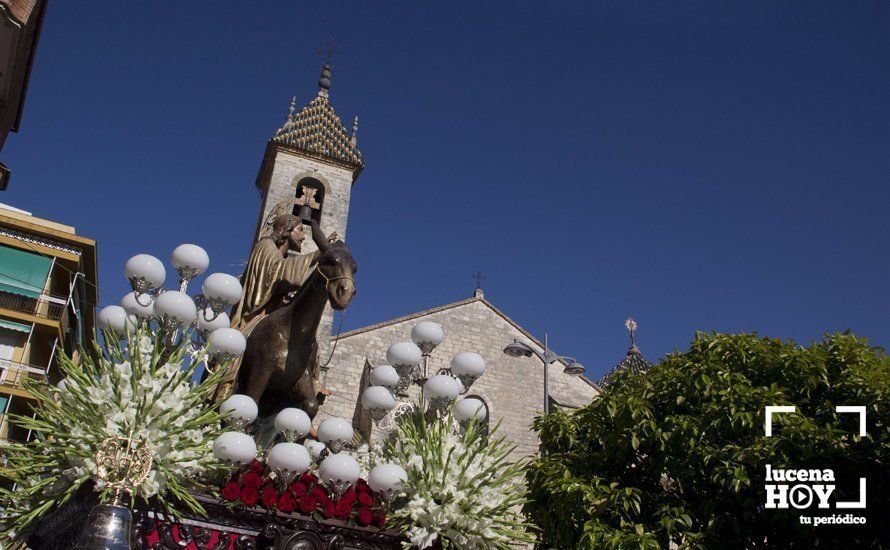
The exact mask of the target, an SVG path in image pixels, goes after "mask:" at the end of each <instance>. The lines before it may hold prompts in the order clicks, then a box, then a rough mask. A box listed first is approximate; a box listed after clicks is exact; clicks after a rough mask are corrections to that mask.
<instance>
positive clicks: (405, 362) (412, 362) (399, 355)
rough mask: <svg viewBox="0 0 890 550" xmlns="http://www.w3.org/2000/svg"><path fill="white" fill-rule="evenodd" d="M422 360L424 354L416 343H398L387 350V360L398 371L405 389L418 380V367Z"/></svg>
mask: <svg viewBox="0 0 890 550" xmlns="http://www.w3.org/2000/svg"><path fill="white" fill-rule="evenodd" d="M422 359H423V352H421V351H420V348H419V347H417V344H415V343H414V342H396V343H395V344H393V345H391V346H389V349H387V350H386V360H387V362H388V363H389V364H390V365H392V367H393V368H394V369H396V372H397V373H398V374H399V378H400V379H402V381H403V382H402V385H403V386H404V387H407V386H408V385H410V384H411V383H412V382H414V380H416V379H417V376H418V375H419V369H418V365H420V361H421V360H422Z"/></svg>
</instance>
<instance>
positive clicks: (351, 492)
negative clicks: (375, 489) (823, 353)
mask: <svg viewBox="0 0 890 550" xmlns="http://www.w3.org/2000/svg"><path fill="white" fill-rule="evenodd" d="M340 498H341V499H343V498H345V499H346V500H349V501H352V502H355V489H353V488H352V487H350V488H349V489H346V490H345V491H343V495H341V496H340Z"/></svg>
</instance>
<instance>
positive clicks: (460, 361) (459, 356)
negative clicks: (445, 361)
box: [451, 351, 485, 391]
mask: <svg viewBox="0 0 890 550" xmlns="http://www.w3.org/2000/svg"><path fill="white" fill-rule="evenodd" d="M451 374H452V375H454V376H455V377H457V379H458V380H460V383H461V384H463V386H464V388H469V387H470V386H472V385H473V382H475V381H476V380H477V379H478V378H479V377H480V376H482V375H483V374H485V359H483V358H482V356H481V355H479V354H478V353H475V352H472V351H461V352H459V353H455V354H454V357H452V358H451ZM464 391H466V389H465V390H464Z"/></svg>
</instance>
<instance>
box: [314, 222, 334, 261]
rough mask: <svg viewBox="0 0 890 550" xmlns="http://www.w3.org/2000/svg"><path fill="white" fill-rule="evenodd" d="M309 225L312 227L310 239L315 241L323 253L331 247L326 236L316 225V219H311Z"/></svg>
mask: <svg viewBox="0 0 890 550" xmlns="http://www.w3.org/2000/svg"><path fill="white" fill-rule="evenodd" d="M309 225H310V227H312V240H313V241H314V242H315V246H317V247H318V249H319V250H320V251H321V253H322V254H324V253H325V252H327V251H328V250H330V249H331V245H330V243H329V242H328V239H327V237H325V236H324V233H322V232H321V228H320V227H319V226H318V222H317V221H315V220H312V221H311V222H310V223H309Z"/></svg>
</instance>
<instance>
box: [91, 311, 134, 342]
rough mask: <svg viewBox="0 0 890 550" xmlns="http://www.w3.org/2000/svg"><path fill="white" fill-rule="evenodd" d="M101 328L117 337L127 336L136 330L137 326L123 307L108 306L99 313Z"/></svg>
mask: <svg viewBox="0 0 890 550" xmlns="http://www.w3.org/2000/svg"><path fill="white" fill-rule="evenodd" d="M99 327H100V328H102V329H103V330H107V331H110V332H112V333H114V334H115V335H116V336H126V335H127V333H128V332H132V331H133V330H135V328H136V325H135V323H133V320H132V319H131V317H130V315H129V314H128V313H127V310H125V309H124V308H123V307H121V306H106V307H103V308H102V310H101V311H99Z"/></svg>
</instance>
